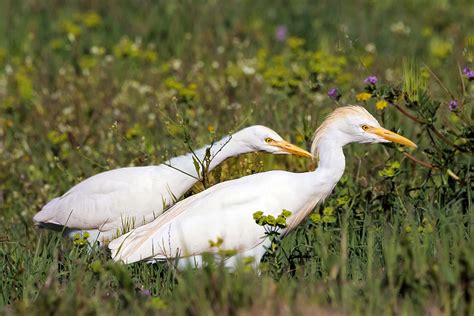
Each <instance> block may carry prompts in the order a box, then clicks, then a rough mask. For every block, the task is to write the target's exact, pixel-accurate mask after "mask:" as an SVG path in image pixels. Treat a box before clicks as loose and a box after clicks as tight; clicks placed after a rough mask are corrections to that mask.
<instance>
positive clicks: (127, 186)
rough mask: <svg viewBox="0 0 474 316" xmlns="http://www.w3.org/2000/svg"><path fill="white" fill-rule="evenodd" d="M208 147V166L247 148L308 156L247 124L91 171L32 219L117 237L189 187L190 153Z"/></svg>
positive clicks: (96, 236) (194, 177)
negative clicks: (156, 155)
mask: <svg viewBox="0 0 474 316" xmlns="http://www.w3.org/2000/svg"><path fill="white" fill-rule="evenodd" d="M208 149H210V156H209V157H210V158H211V161H210V164H209V170H212V169H213V168H215V167H216V166H217V165H218V164H220V163H221V162H222V161H224V160H225V159H227V158H229V157H232V156H236V155H239V154H242V153H247V152H252V151H266V152H269V153H273V154H290V153H291V154H296V155H301V156H307V157H311V154H310V153H308V152H307V151H305V150H303V149H301V148H298V147H296V146H294V145H291V144H289V143H287V142H285V141H284V140H283V139H282V138H281V137H280V136H279V135H278V134H277V133H276V132H274V131H273V130H271V129H269V128H267V127H264V126H252V127H248V128H245V129H243V130H241V131H239V132H237V133H235V134H233V135H231V136H227V137H224V138H223V139H222V140H220V141H218V142H216V143H215V144H214V145H213V146H212V147H210V146H206V147H203V148H201V149H199V150H196V151H195V152H194V154H191V153H190V154H186V155H183V156H179V157H176V158H172V159H170V160H168V161H167V162H165V163H163V164H161V165H159V166H149V167H129V168H120V169H115V170H110V171H106V172H103V173H100V174H97V175H95V176H92V177H90V178H88V179H86V180H84V181H82V182H80V183H79V184H77V185H76V186H74V187H73V188H71V189H70V190H69V191H67V192H66V193H65V194H64V195H63V196H61V197H58V198H55V199H53V200H51V201H50V202H49V203H48V204H46V205H45V206H44V207H43V209H42V210H41V211H40V212H39V213H37V214H36V215H35V216H34V218H33V219H34V221H35V222H36V223H37V224H39V225H40V226H45V227H51V228H56V229H58V228H59V229H61V227H63V226H66V227H67V233H69V234H74V233H75V232H77V231H88V232H89V233H90V237H89V239H90V241H94V240H98V241H101V242H102V241H105V240H108V239H111V237H113V236H114V237H116V236H119V235H121V233H122V231H123V230H124V229H127V230H129V229H131V228H133V227H137V226H140V225H143V224H146V223H148V222H150V221H152V220H153V219H155V218H156V217H157V216H158V215H160V214H161V213H162V212H163V210H164V209H165V208H166V207H167V206H169V205H172V204H173V203H174V201H175V199H176V198H179V197H181V196H182V195H183V194H184V193H185V192H186V191H188V190H189V189H190V188H191V187H192V186H193V185H194V184H195V183H196V182H197V181H198V180H199V178H200V174H198V172H197V170H196V167H195V164H194V161H193V156H194V159H195V160H197V161H203V160H204V157H205V155H206V150H208Z"/></svg>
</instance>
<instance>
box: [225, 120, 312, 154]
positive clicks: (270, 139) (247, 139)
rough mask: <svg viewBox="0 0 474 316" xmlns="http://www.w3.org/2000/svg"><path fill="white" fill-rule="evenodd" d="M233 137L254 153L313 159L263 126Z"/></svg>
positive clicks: (246, 130)
mask: <svg viewBox="0 0 474 316" xmlns="http://www.w3.org/2000/svg"><path fill="white" fill-rule="evenodd" d="M232 137H233V138H234V140H237V141H239V142H241V143H244V144H245V146H248V147H249V148H250V149H251V150H252V151H265V152H268V153H271V154H292V155H297V156H302V157H307V158H312V157H313V156H312V155H311V154H310V153H309V152H307V151H306V150H304V149H302V148H300V147H298V146H295V145H293V144H291V143H289V142H287V141H285V140H284V139H283V138H282V137H281V136H280V135H278V134H277V133H276V132H275V131H274V130H272V129H270V128H268V127H265V126H262V125H254V126H250V127H247V128H244V129H243V130H241V131H239V132H237V133H236V134H234V135H233V136H232Z"/></svg>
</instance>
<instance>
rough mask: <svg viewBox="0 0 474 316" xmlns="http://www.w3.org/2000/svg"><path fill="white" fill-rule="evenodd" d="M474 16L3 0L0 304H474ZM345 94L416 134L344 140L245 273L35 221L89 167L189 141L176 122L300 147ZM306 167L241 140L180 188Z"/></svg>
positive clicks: (173, 150)
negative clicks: (312, 197) (336, 172)
mask: <svg viewBox="0 0 474 316" xmlns="http://www.w3.org/2000/svg"><path fill="white" fill-rule="evenodd" d="M473 29H474V11H473V10H472V4H471V3H470V1H467V0H461V1H447V0H436V1H424V0H418V1H414V0H398V1H351V2H342V1H308V0H297V1H291V2H288V1H258V2H257V1H236V0H231V1H225V2H218V1H161V2H156V1H146V0H141V1H138V0H137V1H125V0H119V1H114V2H108V1H60V0H51V1H37V0H26V1H13V0H5V1H1V2H0V34H1V35H2V36H0V155H1V159H0V170H1V173H0V216H1V217H2V220H1V221H0V232H1V233H0V277H1V279H2V282H1V284H0V293H1V294H0V309H1V310H3V312H4V313H7V314H8V313H30V312H32V311H35V312H37V313H38V312H43V313H58V314H59V313H66V312H71V311H75V312H76V313H98V314H104V313H112V312H114V313H117V312H120V313H128V312H135V313H152V312H160V313H164V314H171V313H173V314H185V313H187V314H189V313H193V314H194V313H199V314H201V313H203V314H204V313H206V314H209V313H211V314H212V313H214V314H239V313H246V314H249V313H250V314H259V315H262V314H275V313H276V314H289V313H299V314H314V313H318V312H319V313H335V314H345V313H351V314H352V313H354V314H364V315H365V314H376V315H378V314H381V313H387V314H408V313H410V314H411V313H416V314H420V313H422V312H428V313H433V314H437V313H444V314H462V313H464V314H473V313H474V306H473V303H472V297H473V295H474V244H473V242H472V239H471V236H472V234H473V224H474V213H473V210H472V190H471V189H472V171H473V167H472V164H471V161H472V160H471V158H472V147H473V124H472V119H473V112H472V92H473V89H474V88H473V83H472V80H469V73H468V72H466V71H464V72H463V69H464V67H468V68H469V67H470V68H471V69H472V68H473V67H472V62H473V46H474V33H472V32H473V31H472V30H473ZM369 75H375V76H377V78H378V81H377V83H376V84H375V85H373V84H368V83H364V82H363V80H364V79H365V78H366V77H368V76H369ZM333 88H336V89H337V90H336V91H337V93H335V90H333V93H330V95H327V93H328V91H330V89H333ZM363 92H366V93H368V95H366V97H364V95H361V93H363ZM381 101H384V102H385V103H384V102H381ZM453 101H455V103H453ZM355 103H358V104H362V105H364V106H366V107H367V109H368V110H369V111H370V112H372V113H374V115H375V116H376V117H377V118H378V119H379V120H380V121H381V122H382V124H383V125H384V126H385V127H387V128H390V129H393V130H398V131H400V132H401V133H402V134H403V135H405V136H407V137H409V138H410V139H412V140H414V141H415V142H416V143H417V144H418V145H419V148H418V149H417V150H415V151H407V152H405V151H404V150H405V149H403V148H398V147H394V146H382V145H374V146H367V145H350V146H348V148H347V149H346V150H345V153H346V157H347V168H346V172H345V176H344V178H343V179H342V181H341V182H340V183H339V185H338V186H337V187H336V189H335V192H334V193H333V194H332V195H331V196H330V198H328V200H327V201H326V202H325V203H324V205H322V206H320V207H318V208H317V209H316V210H315V212H314V213H313V214H312V215H311V216H310V218H309V219H308V221H307V222H306V223H304V224H303V225H301V227H299V228H298V229H297V230H296V231H295V232H293V233H292V234H290V235H289V236H288V237H287V238H285V239H284V240H283V241H282V242H281V243H280V244H279V247H278V249H277V250H276V251H272V252H271V254H269V255H268V256H267V257H266V260H265V262H264V263H263V265H262V268H261V270H262V272H261V274H260V275H256V274H255V272H253V271H251V270H250V269H249V267H247V266H246V265H245V264H243V266H242V267H241V268H240V269H238V270H237V271H236V272H234V273H230V272H228V271H225V269H224V268H223V267H222V266H221V265H220V264H219V262H217V263H216V264H215V265H210V266H209V267H208V268H205V269H202V270H198V271H195V270H189V271H183V272H176V271H175V270H174V269H173V268H172V267H168V266H164V265H153V266H152V265H146V264H134V265H130V266H122V265H119V264H114V263H112V262H111V261H110V260H109V259H108V253H107V252H106V251H105V250H102V249H93V250H90V249H87V247H84V246H81V245H80V244H79V243H73V242H71V241H69V240H64V239H62V238H61V237H60V236H57V234H55V233H51V232H46V231H39V230H38V229H37V228H35V227H34V226H33V223H32V220H31V218H32V216H33V215H34V214H35V213H36V212H37V211H38V210H39V209H40V208H41V206H42V205H44V204H45V203H46V202H47V201H48V200H50V199H51V198H53V197H55V196H57V195H60V194H62V193H64V192H65V191H66V190H67V189H68V188H69V187H71V186H72V185H74V184H75V183H77V182H79V181H80V180H82V179H84V178H86V177H89V176H91V175H93V174H96V173H98V172H101V171H104V170H108V169H112V168H117V167H123V166H134V165H150V164H159V163H160V162H162V161H163V160H164V159H166V158H167V157H171V156H173V155H176V154H180V153H184V152H185V151H186V148H187V146H188V145H187V144H185V142H184V140H185V135H184V131H187V132H189V133H190V135H191V139H190V142H191V146H193V147H198V146H202V145H204V144H206V143H209V142H210V141H211V140H212V139H214V138H217V137H221V136H222V135H225V134H227V133H229V132H232V131H234V130H237V129H239V128H240V127H242V126H246V125H251V124H257V123H258V124H263V125H267V126H269V127H271V128H273V129H275V130H276V131H278V132H279V133H280V134H281V135H282V136H283V137H285V138H287V139H291V140H292V141H293V142H294V143H296V144H298V145H301V146H304V147H306V148H308V147H309V145H310V142H311V136H312V133H313V132H314V130H315V129H316V127H317V126H318V124H319V123H320V122H321V120H322V119H323V117H324V116H325V115H326V114H327V113H329V112H330V111H331V110H332V109H333V108H334V107H336V106H339V105H344V104H355ZM314 167H315V166H314V165H313V164H312V163H309V162H307V161H304V160H302V159H297V158H293V157H275V156H269V155H264V154H249V155H245V156H243V157H240V158H233V159H229V160H228V161H226V162H225V163H224V164H223V165H222V166H221V167H220V168H218V169H217V170H215V171H214V172H213V173H212V174H211V176H210V177H209V179H208V180H207V181H208V183H205V184H200V185H197V186H196V187H195V188H193V190H192V191H193V192H197V191H199V190H202V188H203V186H208V185H213V184H215V183H216V182H219V181H223V180H227V179H231V178H236V177H240V176H244V175H247V174H251V173H255V172H260V171H262V170H271V169H285V170H290V171H295V172H303V171H306V170H308V169H311V168H314ZM189 194H192V192H190V193H189Z"/></svg>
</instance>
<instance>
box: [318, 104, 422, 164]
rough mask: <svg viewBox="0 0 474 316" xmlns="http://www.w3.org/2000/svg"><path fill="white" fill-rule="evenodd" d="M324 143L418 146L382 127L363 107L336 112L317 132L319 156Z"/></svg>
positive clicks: (351, 107)
mask: <svg viewBox="0 0 474 316" xmlns="http://www.w3.org/2000/svg"><path fill="white" fill-rule="evenodd" d="M323 141H330V142H331V143H335V144H338V145H340V146H344V145H346V144H349V143H390V142H394V143H399V144H402V145H406V146H409V147H416V144H415V143H413V142H412V141H410V140H409V139H407V138H405V137H403V136H401V135H398V134H396V133H394V132H391V131H389V130H386V129H385V128H383V127H381V126H380V124H379V122H377V120H376V119H375V118H374V117H373V116H372V115H371V114H370V113H369V112H368V111H367V110H366V109H364V108H363V107H361V106H344V107H340V108H337V109H336V110H334V111H333V112H332V113H331V114H329V116H328V117H327V118H326V120H324V122H323V123H322V124H321V126H320V127H319V128H318V129H317V130H316V133H315V136H314V141H313V145H312V148H311V149H312V152H313V155H314V156H315V157H316V156H317V151H318V146H319V144H321V143H322V142H323Z"/></svg>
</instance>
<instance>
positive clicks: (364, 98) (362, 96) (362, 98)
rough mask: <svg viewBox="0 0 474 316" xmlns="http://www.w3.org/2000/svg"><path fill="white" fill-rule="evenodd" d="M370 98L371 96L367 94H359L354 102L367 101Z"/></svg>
mask: <svg viewBox="0 0 474 316" xmlns="http://www.w3.org/2000/svg"><path fill="white" fill-rule="evenodd" d="M371 97H372V94H370V93H368V92H361V93H359V94H358V95H356V100H357V101H367V100H368V99H370V98H371Z"/></svg>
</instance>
